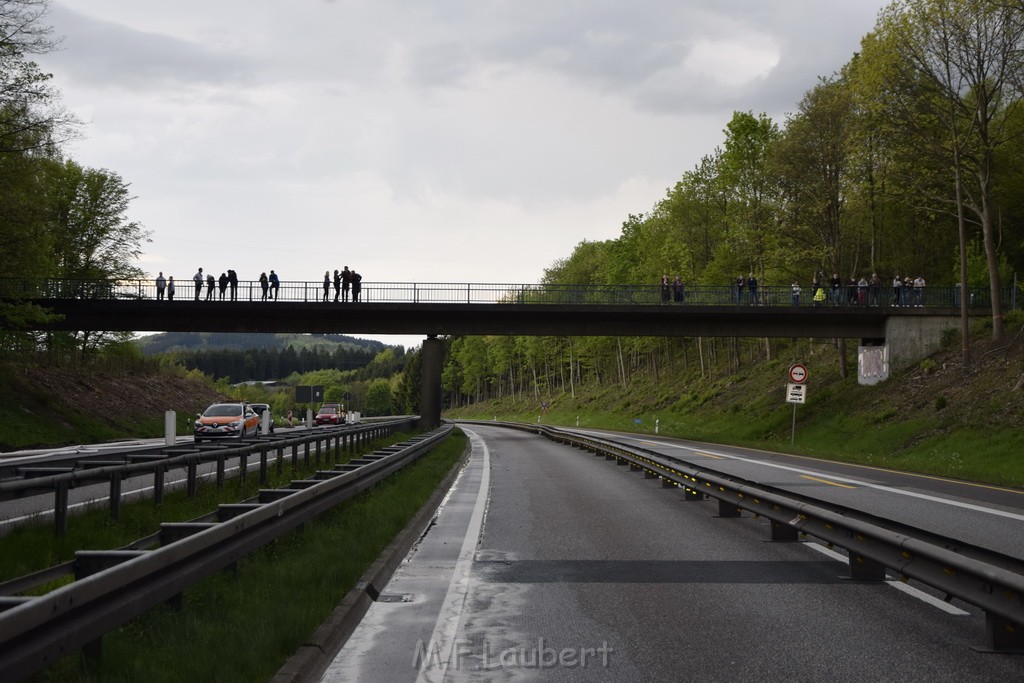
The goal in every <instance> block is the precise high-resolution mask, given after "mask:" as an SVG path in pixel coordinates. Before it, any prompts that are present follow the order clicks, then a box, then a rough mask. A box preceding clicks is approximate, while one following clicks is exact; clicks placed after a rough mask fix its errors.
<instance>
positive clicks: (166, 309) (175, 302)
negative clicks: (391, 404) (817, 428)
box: [0, 280, 1013, 425]
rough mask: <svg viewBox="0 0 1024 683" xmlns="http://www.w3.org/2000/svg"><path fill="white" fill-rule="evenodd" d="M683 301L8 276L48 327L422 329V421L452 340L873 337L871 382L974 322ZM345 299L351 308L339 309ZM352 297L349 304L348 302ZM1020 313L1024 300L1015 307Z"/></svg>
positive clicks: (860, 297)
mask: <svg viewBox="0 0 1024 683" xmlns="http://www.w3.org/2000/svg"><path fill="white" fill-rule="evenodd" d="M678 294H681V296H679V295H677V293H676V292H671V291H670V292H668V296H667V298H666V296H665V293H664V292H663V291H662V289H661V288H660V287H659V286H657V285H654V286H651V285H547V284H532V285H525V284H481V283H476V284H472V283H401V282H379V283H365V284H363V286H362V288H361V291H360V292H358V294H356V293H355V292H350V293H343V292H335V290H334V289H333V284H332V285H331V286H328V287H326V288H325V287H324V285H323V283H320V282H282V283H281V284H280V286H279V287H278V288H276V289H275V288H271V287H268V288H267V289H264V288H263V286H262V284H261V283H259V282H254V281H246V282H240V283H238V285H237V286H236V287H231V286H230V285H229V286H228V287H227V288H225V290H221V289H220V288H219V287H214V288H212V290H211V289H208V288H207V286H206V284H205V283H204V284H203V285H202V287H201V288H199V289H198V290H197V289H196V288H195V286H194V283H193V282H192V281H191V280H189V281H187V282H183V283H180V284H177V287H176V292H175V294H174V296H173V298H171V297H169V296H168V292H167V291H166V290H165V291H164V292H163V293H159V292H158V291H157V288H156V285H155V284H154V283H153V281H150V280H133V281H116V282H113V281H86V280H34V281H27V280H0V301H7V302H12V301H18V302H23V303H32V304H35V305H38V306H41V307H43V308H45V309H47V310H49V311H51V312H52V313H54V314H56V315H55V316H54V318H53V319H52V320H50V321H47V322H44V323H35V324H33V327H34V328H35V329H38V330H109V331H164V332H183V331H189V332H305V333H339V334H349V335H354V334H367V335H372V334H422V335H425V336H426V337H427V339H426V340H425V341H424V344H423V353H422V359H421V360H422V373H423V377H422V382H423V385H422V388H421V391H422V398H421V409H422V410H421V412H422V414H423V418H424V422H425V424H427V425H434V424H436V423H439V421H440V406H441V347H440V342H439V341H438V340H437V337H438V336H440V335H545V336H548V335H550V336H661V337H668V336H681V337H791V338H792V337H808V338H845V339H860V340H861V344H860V352H859V353H858V370H859V373H858V376H859V378H860V381H861V382H862V383H868V384H873V383H876V382H878V381H882V380H884V379H885V378H886V377H888V374H889V372H890V371H896V370H899V369H901V368H904V367H907V366H909V365H911V364H913V363H914V362H916V361H917V360H919V359H920V358H922V357H924V356H926V355H928V354H929V353H932V352H934V351H935V350H937V349H938V348H939V346H940V343H941V338H942V334H943V332H944V331H945V330H947V329H950V328H956V327H957V325H958V323H959V316H960V306H959V304H960V298H959V296H960V290H959V288H934V287H927V288H920V289H909V290H908V291H905V292H901V295H900V297H896V296H895V294H894V292H893V290H892V289H891V288H888V287H885V288H880V289H877V290H873V289H870V288H867V289H865V288H858V289H854V290H852V291H850V290H847V289H845V288H844V289H841V290H839V292H838V297H836V298H833V297H832V296H831V295H832V294H833V293H832V292H829V294H830V296H829V297H828V301H826V302H822V303H820V304H816V303H815V302H813V301H812V299H811V293H810V292H802V293H801V294H800V295H799V296H797V297H794V296H793V293H792V291H791V288H790V287H762V288H760V289H759V290H758V291H757V292H756V293H754V295H753V296H752V295H751V292H750V291H749V290H744V291H737V290H735V289H733V288H731V287H687V288H686V289H685V290H684V291H682V292H681V293H678ZM336 296H337V300H336ZM967 296H968V301H969V303H970V304H971V309H970V310H971V311H972V312H973V313H977V314H985V313H987V312H988V310H989V309H988V290H987V289H977V290H969V291H968V293H967ZM346 299H347V300H346ZM1003 300H1004V301H1007V302H1010V304H1011V306H1012V305H1013V299H1012V292H1007V293H1006V294H1005V297H1004V299H1003Z"/></svg>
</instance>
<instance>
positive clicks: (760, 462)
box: [626, 437, 1024, 522]
mask: <svg viewBox="0 0 1024 683" xmlns="http://www.w3.org/2000/svg"><path fill="white" fill-rule="evenodd" d="M626 438H629V437H626ZM632 440H633V441H643V442H646V443H649V444H654V445H657V446H664V447H666V448H678V449H679V450H685V451H690V452H691V453H708V454H710V455H714V456H716V457H719V458H727V459H729V460H739V461H740V462H745V463H749V464H752V465H761V466H762V467H774V468H775V469H778V470H786V471H788V472H796V473H797V474H809V475H812V476H817V477H827V478H828V479H831V480H833V481H837V482H842V483H844V484H851V485H854V486H863V487H864V488H869V489H875V490H876V491H885V492H886V493H896V494H899V495H901V496H909V497H910V498H920V499H921V500H927V501H930V502H932V503H942V504H943V505H950V506H952V507H958V508H964V509H966V510H973V511H975V512H983V513H985V514H989V515H995V516H996V517H1005V518H1007V519H1015V520H1017V521H1018V522H1024V515H1021V514H1018V513H1016V512H1007V511H1006V510H996V509H995V508H989V507H984V506H981V505H974V504H973V503H964V502H961V501H958V500H950V499H948V498H941V497H939V496H932V495H929V494H927V493H917V492H916V491H905V490H903V489H897V488H893V487H891V486H885V485H883V484H872V483H871V482H868V481H862V480H860V479H851V478H849V477H839V476H836V475H834V474H832V473H830V472H819V471H816V470H805V469H803V468H801V467H793V466H791V465H780V464H778V463H773V462H764V461H763V460H753V459H751V458H744V457H742V456H739V455H732V454H730V453H722V452H720V451H712V450H708V449H706V448H691V447H690V446H681V445H679V444H674V443H666V442H664V441H651V440H650V439H632Z"/></svg>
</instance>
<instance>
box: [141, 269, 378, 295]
mask: <svg viewBox="0 0 1024 683" xmlns="http://www.w3.org/2000/svg"><path fill="white" fill-rule="evenodd" d="M362 281H363V276H362V275H360V274H359V273H357V272H356V271H355V270H350V269H349V267H348V266H345V267H344V268H343V269H341V270H340V271H339V270H335V271H334V276H333V277H332V276H331V273H330V271H327V272H325V273H324V296H323V300H324V301H328V300H329V292H330V289H331V286H332V285H333V287H334V301H339V300H340V301H348V300H349V292H351V294H352V301H353V302H356V301H359V296H360V292H361V291H362ZM192 282H193V285H194V291H193V298H194V300H195V301H199V300H200V299H202V298H203V287H204V286H205V287H206V296H205V300H206V301H213V300H214V295H215V294H217V295H218V297H217V298H219V300H221V301H224V300H225V299H226V298H227V299H229V300H231V301H237V300H238V274H237V273H236V272H235V271H234V270H232V269H228V270H226V271H224V272H223V273H221V274H220V277H219V278H215V277H214V276H213V274H212V273H205V274H204V273H203V269H202V268H200V269H199V270H198V271H196V274H195V275H193V276H192ZM155 284H156V298H157V301H163V300H164V299H165V298H166V300H167V301H173V300H174V294H175V283H174V276H173V275H171V276H170V277H164V273H163V271H160V273H159V274H158V275H157V276H156V280H155ZM259 284H260V290H261V299H260V300H261V301H276V300H277V298H278V294H279V293H280V291H281V278H280V277H279V276H278V274H277V273H276V272H275V271H274V270H273V269H271V271H270V274H269V275H268V274H267V273H266V272H262V273H260V277H259Z"/></svg>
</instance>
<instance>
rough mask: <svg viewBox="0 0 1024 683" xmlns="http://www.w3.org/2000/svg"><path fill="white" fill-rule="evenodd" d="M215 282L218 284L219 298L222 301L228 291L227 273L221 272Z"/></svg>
mask: <svg viewBox="0 0 1024 683" xmlns="http://www.w3.org/2000/svg"><path fill="white" fill-rule="evenodd" d="M217 284H218V285H219V286H220V300H221V301H224V295H225V294H227V292H228V274H227V273H221V274H220V277H219V278H217Z"/></svg>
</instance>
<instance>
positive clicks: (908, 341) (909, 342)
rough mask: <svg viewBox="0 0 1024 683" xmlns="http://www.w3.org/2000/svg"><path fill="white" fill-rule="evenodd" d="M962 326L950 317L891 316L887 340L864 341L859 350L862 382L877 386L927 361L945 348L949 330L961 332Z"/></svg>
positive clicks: (886, 335) (888, 322) (886, 332)
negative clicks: (912, 366) (892, 376)
mask: <svg viewBox="0 0 1024 683" xmlns="http://www.w3.org/2000/svg"><path fill="white" fill-rule="evenodd" d="M958 324H959V320H958V319H956V318H951V317H950V316H913V317H902V316H890V317H889V318H887V319H886V321H885V338H884V339H877V340H876V339H866V340H863V341H862V344H861V346H860V348H859V349H858V353H857V378H858V382H859V383H860V384H877V383H878V382H882V381H884V380H886V379H888V378H889V374H890V373H893V372H899V371H900V370H904V369H906V368H908V367H910V366H911V365H913V364H914V363H917V362H918V361H920V360H922V359H924V358H927V357H928V356H930V355H931V354H933V353H935V352H936V351H938V350H940V349H941V348H942V337H943V336H944V334H945V333H946V330H955V329H958Z"/></svg>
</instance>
